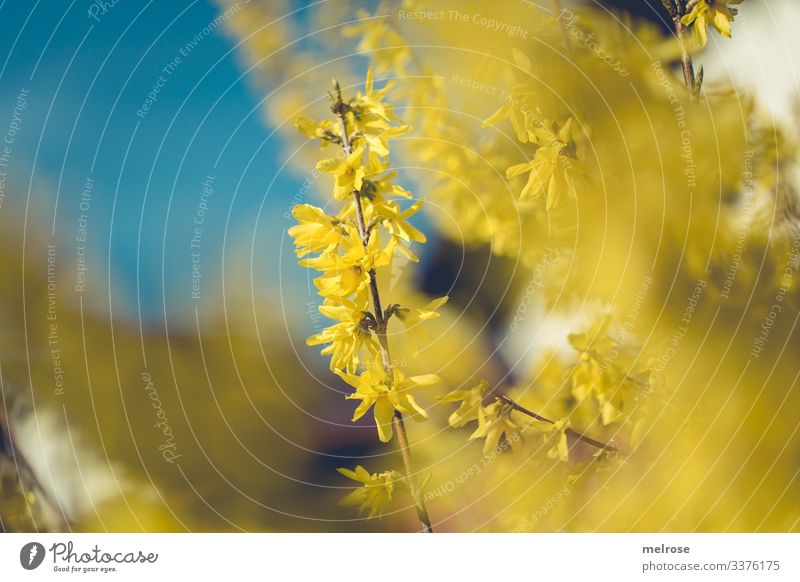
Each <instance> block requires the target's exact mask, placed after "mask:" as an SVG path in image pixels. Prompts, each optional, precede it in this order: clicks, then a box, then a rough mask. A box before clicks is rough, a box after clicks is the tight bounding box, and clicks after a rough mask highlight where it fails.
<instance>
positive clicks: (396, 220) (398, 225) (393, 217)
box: [372, 200, 428, 243]
mask: <svg viewBox="0 0 800 582" xmlns="http://www.w3.org/2000/svg"><path fill="white" fill-rule="evenodd" d="M422 203H423V201H422V200H417V201H416V202H415V203H414V204H412V205H411V206H409V207H408V208H406V209H405V210H400V206H399V205H398V204H397V202H394V201H393V200H387V201H384V202H379V203H376V204H373V205H372V210H373V214H374V215H375V219H376V220H378V221H380V223H381V224H382V225H383V226H384V227H385V228H386V230H388V231H389V233H391V235H392V236H396V237H398V238H401V239H403V240H404V241H406V242H412V241H413V242H418V243H424V242H425V241H427V240H428V239H427V238H426V237H425V235H424V234H422V233H421V232H420V231H419V230H417V229H416V228H415V227H413V226H411V225H410V224H409V223H408V222H406V221H407V220H408V219H409V218H411V217H412V216H414V215H415V214H416V213H417V212H418V211H419V209H420V208H421V207H422Z"/></svg>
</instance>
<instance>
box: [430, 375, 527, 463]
mask: <svg viewBox="0 0 800 582" xmlns="http://www.w3.org/2000/svg"><path fill="white" fill-rule="evenodd" d="M488 391H489V384H488V383H487V382H484V381H483V380H481V381H479V382H478V383H477V384H476V385H475V386H473V387H472V388H469V389H467V390H455V391H453V392H451V393H450V394H448V395H447V396H445V397H444V398H442V399H441V400H440V402H460V403H461V404H460V406H459V407H458V409H457V410H456V411H455V412H453V413H452V414H451V415H450V418H448V419H447V420H448V422H449V423H450V426H452V427H453V428H461V427H462V426H464V425H466V424H467V423H469V422H473V421H476V420H477V421H478V428H476V429H475V431H474V432H473V433H472V434H471V435H470V436H469V440H474V439H480V438H482V439H486V440H485V441H484V443H483V454H484V455H488V454H489V453H491V452H492V451H494V450H495V449H496V448H497V445H498V444H500V442H501V440H500V439H504V442H506V443H508V444H509V445H511V448H512V449H513V450H517V449H518V447H519V445H520V443H521V442H522V434H521V429H520V426H519V425H517V424H516V423H515V422H514V421H513V420H512V419H511V413H512V412H513V411H514V409H513V408H512V407H511V406H509V405H507V404H504V403H502V402H499V401H496V400H495V401H493V402H492V403H491V404H488V405H484V399H486V395H487V393H488Z"/></svg>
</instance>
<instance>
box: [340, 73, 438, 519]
mask: <svg viewBox="0 0 800 582" xmlns="http://www.w3.org/2000/svg"><path fill="white" fill-rule="evenodd" d="M332 109H333V111H334V113H336V114H337V115H338V116H339V120H340V121H341V124H342V148H343V149H344V153H345V155H346V156H349V155H350V154H351V153H352V149H353V148H352V144H351V143H350V136H349V135H348V133H347V113H346V106H345V105H344V103H343V102H342V98H341V94H340V93H338V87H337V95H336V101H335V103H334V105H333V108H332ZM353 203H354V204H355V208H356V221H357V223H358V232H359V234H360V235H361V244H363V245H364V249H365V250H366V248H367V246H368V244H369V236H370V229H368V228H367V225H366V222H365V221H364V209H363V208H362V206H361V196H360V194H359V192H358V190H353ZM368 275H369V289H370V294H371V296H372V308H373V310H374V311H375V313H374V316H375V335H376V336H377V338H378V344H379V345H380V350H381V361H382V364H383V370H384V372H386V374H387V375H388V377H389V378H392V376H393V375H392V359H391V353H390V351H389V340H388V339H387V337H386V330H387V327H388V323H389V322H388V318H387V317H386V313H385V312H384V311H383V308H382V307H381V297H380V293H379V292H378V278H377V275H376V273H375V269H371V270H370V271H369V273H368ZM392 422H393V424H394V428H395V430H396V432H397V442H398V444H399V446H400V455H401V456H402V458H403V466H404V467H405V471H406V475H407V477H408V483H409V489H410V490H411V497H412V499H414V507H415V508H416V510H417V517H418V518H419V521H420V524H421V525H422V529H423V531H425V532H427V533H433V527H432V526H431V520H430V517H429V516H428V508H427V507H426V506H425V500H424V498H423V496H422V492H421V491H420V488H419V486H418V484H417V479H416V476H415V474H414V469H413V466H412V464H411V447H410V446H409V444H408V433H407V432H406V425H405V422H403V414H402V413H401V412H400V411H399V410H395V411H394V415H393V417H392Z"/></svg>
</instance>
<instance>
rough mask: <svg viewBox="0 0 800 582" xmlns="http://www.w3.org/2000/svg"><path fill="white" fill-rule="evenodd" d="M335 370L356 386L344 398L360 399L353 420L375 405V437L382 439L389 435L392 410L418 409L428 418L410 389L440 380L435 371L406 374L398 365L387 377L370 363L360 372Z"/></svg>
mask: <svg viewBox="0 0 800 582" xmlns="http://www.w3.org/2000/svg"><path fill="white" fill-rule="evenodd" d="M336 373H337V374H338V375H339V376H341V378H342V379H343V380H344V381H345V382H347V383H348V384H350V385H351V386H353V387H354V388H355V389H356V391H355V392H354V393H352V394H350V395H348V396H347V398H348V399H352V400H360V401H361V403H360V404H359V405H358V408H356V411H355V412H354V413H353V422H355V421H356V420H358V419H359V418H361V417H362V416H364V415H365V414H366V413H367V411H368V410H369V409H370V408H373V407H374V408H373V411H372V412H373V414H374V417H375V425H376V427H377V429H378V438H380V439H381V441H383V442H385V443H386V442H389V441H390V440H391V439H392V435H393V431H392V417H393V416H394V411H395V410H396V411H398V412H402V413H404V414H413V413H419V414H420V416H422V417H424V418H427V416H428V415H427V414H426V413H425V411H424V410H423V409H422V408H420V406H419V405H418V404H417V402H416V400H414V395H413V394H412V393H411V392H412V391H413V390H415V389H417V388H419V387H420V386H430V385H433V384H438V383H439V381H440V380H439V377H438V376H437V375H436V374H423V375H421V376H410V377H406V376H405V375H404V374H403V373H402V372H401V371H400V370H398V369H397V368H394V369H393V370H392V376H393V378H392V380H389V379H388V378H387V376H386V373H385V372H384V371H383V369H382V368H381V367H379V366H371V367H370V368H368V369H367V370H366V371H365V372H364V373H362V374H361V375H360V376H357V375H354V374H348V373H345V372H341V371H337V372H336Z"/></svg>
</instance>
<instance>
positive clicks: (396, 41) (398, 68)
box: [342, 10, 411, 76]
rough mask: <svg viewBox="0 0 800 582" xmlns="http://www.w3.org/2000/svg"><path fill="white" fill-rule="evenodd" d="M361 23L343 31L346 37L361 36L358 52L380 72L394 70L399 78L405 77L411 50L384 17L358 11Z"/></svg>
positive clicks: (347, 27)
mask: <svg viewBox="0 0 800 582" xmlns="http://www.w3.org/2000/svg"><path fill="white" fill-rule="evenodd" d="M356 16H357V17H358V18H359V20H360V22H359V23H358V24H353V25H350V26H346V27H344V28H343V29H342V34H343V35H344V36H345V37H350V38H352V37H354V36H361V41H360V42H359V43H358V46H357V47H356V48H357V50H358V51H359V52H360V53H362V54H365V55H370V58H371V59H372V60H373V62H374V63H375V67H376V68H377V69H378V72H379V73H381V72H385V71H390V70H394V72H395V74H396V75H398V76H405V74H406V70H405V64H406V62H407V61H408V59H409V58H410V56H411V49H410V47H409V46H408V43H407V42H406V39H405V38H403V37H402V36H401V35H400V34H399V33H398V32H397V31H396V30H394V29H393V28H392V27H391V26H390V25H389V24H388V23H387V22H386V18H385V17H384V16H383V15H377V16H372V15H370V13H369V12H367V11H366V10H358V11H356Z"/></svg>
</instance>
